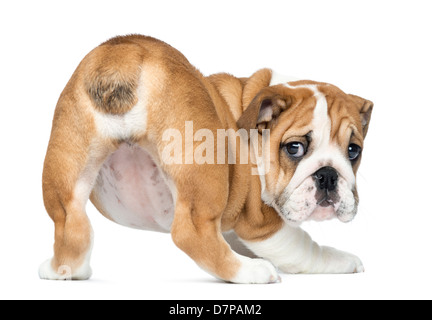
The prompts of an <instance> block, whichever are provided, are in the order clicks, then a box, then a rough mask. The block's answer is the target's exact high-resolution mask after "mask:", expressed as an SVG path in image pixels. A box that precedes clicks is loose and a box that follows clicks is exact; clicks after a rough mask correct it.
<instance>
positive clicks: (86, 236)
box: [39, 111, 109, 280]
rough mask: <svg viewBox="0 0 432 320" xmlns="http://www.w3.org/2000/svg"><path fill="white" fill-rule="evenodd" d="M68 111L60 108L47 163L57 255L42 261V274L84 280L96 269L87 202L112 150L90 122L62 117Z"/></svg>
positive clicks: (46, 187)
mask: <svg viewBox="0 0 432 320" xmlns="http://www.w3.org/2000/svg"><path fill="white" fill-rule="evenodd" d="M65 112H67V111H65ZM65 112H57V113H56V116H55V118H54V126H53V131H52V134H51V139H50V143H49V146H48V151H47V155H46V158H45V163H44V172H43V179H42V180H43V196H44V203H45V208H46V210H47V212H48V214H49V216H50V217H51V219H52V220H53V221H54V225H55V243H54V257H53V258H52V259H49V260H47V261H45V262H44V263H43V264H42V265H41V267H40V268H39V276H40V278H42V279H50V280H75V279H76V280H85V279H88V278H90V276H91V273H92V272H91V268H90V264H89V262H90V255H91V249H92V243H93V231H92V227H91V225H90V221H89V219H88V217H87V214H86V212H85V205H86V203H87V200H88V198H89V195H90V193H91V190H92V188H93V184H94V182H95V180H96V178H97V175H98V173H99V169H100V167H101V165H102V164H103V161H104V159H105V158H106V156H107V155H108V152H109V151H108V150H107V149H106V148H105V147H104V145H103V144H101V143H98V142H97V140H96V138H95V136H94V132H93V129H92V127H91V125H88V126H87V124H86V123H85V121H84V120H83V119H73V118H71V117H70V115H69V117H68V118H67V120H66V119H62V117H63V116H64V115H65ZM77 123H81V126H79V125H76V124H77ZM90 124H91V123H90Z"/></svg>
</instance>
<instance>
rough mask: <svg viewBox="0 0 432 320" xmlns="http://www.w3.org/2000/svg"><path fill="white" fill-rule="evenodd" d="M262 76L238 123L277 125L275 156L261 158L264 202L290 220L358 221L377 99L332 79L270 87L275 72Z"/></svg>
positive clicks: (270, 143) (273, 129)
mask: <svg viewBox="0 0 432 320" xmlns="http://www.w3.org/2000/svg"><path fill="white" fill-rule="evenodd" d="M257 77H258V79H261V80H260V81H256V80H255V81H252V83H253V85H249V87H248V85H246V86H245V91H244V95H243V98H244V99H243V101H244V102H245V101H246V103H247V108H246V110H245V111H244V113H243V115H242V116H241V117H240V119H239V120H238V125H239V127H242V128H246V129H251V128H257V129H258V131H260V132H261V131H262V130H263V129H270V138H269V139H267V141H264V142H263V143H264V144H267V145H266V148H264V149H263V150H270V154H265V155H264V158H265V159H266V161H260V162H258V171H259V172H260V179H261V187H262V191H261V196H262V200H263V201H264V202H265V203H266V204H267V205H269V206H271V207H273V208H274V209H276V211H277V212H278V213H279V214H280V215H281V216H282V217H283V218H284V219H285V220H286V221H287V222H289V223H291V224H299V223H301V222H302V221H305V220H308V219H312V220H318V221H321V220H326V219H331V218H333V217H337V218H338V219H339V220H341V221H343V222H348V221H351V220H352V219H353V218H354V217H355V215H356V213H357V205H358V195H357V190H356V173H357V170H358V167H359V165H360V160H361V154H362V150H363V140H364V138H365V136H366V133H367V130H368V125H369V120H370V116H371V112H372V107H373V104H372V102H370V101H368V100H365V99H363V98H360V97H357V96H354V95H350V94H346V93H344V92H342V91H341V90H340V89H338V88H337V87H335V86H333V85H330V84H326V83H319V82H314V81H294V82H286V83H282V84H277V85H269V84H270V82H271V79H270V80H269V81H268V86H264V87H262V85H263V83H264V84H265V83H267V81H266V80H265V78H268V77H269V71H266V72H261V73H260V74H256V75H255V79H256V78H257ZM270 78H271V71H270ZM263 79H264V80H263ZM257 83H260V84H259V85H257ZM260 87H261V89H260ZM252 88H254V89H252ZM248 90H249V92H248ZM248 95H249V97H248ZM252 96H253V98H251V97H252ZM248 100H249V101H250V102H249V101H248Z"/></svg>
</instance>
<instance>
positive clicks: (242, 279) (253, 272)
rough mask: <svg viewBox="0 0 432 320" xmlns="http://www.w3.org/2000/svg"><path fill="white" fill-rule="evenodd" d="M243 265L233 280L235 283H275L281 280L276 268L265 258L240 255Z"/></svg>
mask: <svg viewBox="0 0 432 320" xmlns="http://www.w3.org/2000/svg"><path fill="white" fill-rule="evenodd" d="M238 258H239V260H240V261H241V266H240V268H239V270H238V272H237V274H236V275H235V277H234V278H233V279H231V280H230V281H231V282H234V283H275V282H280V281H281V278H280V277H279V275H278V272H277V270H276V268H275V267H274V266H273V265H272V264H271V263H270V262H268V261H266V260H263V259H251V258H247V257H243V256H240V255H238Z"/></svg>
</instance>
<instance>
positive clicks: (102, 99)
mask: <svg viewBox="0 0 432 320" xmlns="http://www.w3.org/2000/svg"><path fill="white" fill-rule="evenodd" d="M134 37H135V36H126V37H117V38H113V39H111V40H108V41H107V42H105V43H103V44H101V45H100V46H99V47H97V48H96V49H94V50H93V51H92V52H91V53H90V54H89V55H88V56H87V59H85V60H86V61H85V66H84V68H85V71H84V74H85V77H86V79H85V80H84V83H85V89H86V91H87V93H88V95H89V96H90V99H91V100H92V102H93V103H94V106H95V108H96V109H97V110H98V111H101V112H104V113H110V114H124V113H126V112H128V111H129V110H130V109H131V108H132V107H133V106H134V105H135V104H136V103H137V102H138V98H137V94H136V91H137V87H138V82H139V78H140V74H141V65H142V62H143V48H142V47H141V46H140V45H139V43H138V42H137V41H136V39H135V38H134Z"/></svg>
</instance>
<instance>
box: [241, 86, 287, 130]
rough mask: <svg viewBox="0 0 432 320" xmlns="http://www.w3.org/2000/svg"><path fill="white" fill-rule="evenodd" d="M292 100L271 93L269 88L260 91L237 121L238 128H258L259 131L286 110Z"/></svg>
mask: <svg viewBox="0 0 432 320" xmlns="http://www.w3.org/2000/svg"><path fill="white" fill-rule="evenodd" d="M291 103H292V99H291V97H290V96H288V97H284V96H282V95H280V94H277V93H275V92H273V91H272V90H271V89H269V88H265V89H263V90H261V91H260V92H259V93H258V94H257V95H256V96H255V98H254V99H253V100H252V102H251V103H250V104H249V106H248V107H247V109H246V110H245V111H244V112H243V114H242V115H241V117H240V118H239V119H238V121H237V126H238V127H239V128H244V129H246V130H250V129H256V128H258V129H259V130H260V131H261V130H262V129H265V128H267V127H268V124H269V123H270V122H271V121H272V120H273V119H276V118H277V117H278V116H279V115H280V114H281V112H282V111H284V110H286V109H288V107H289V106H290V105H291Z"/></svg>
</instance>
